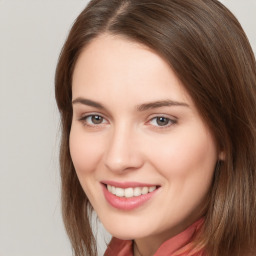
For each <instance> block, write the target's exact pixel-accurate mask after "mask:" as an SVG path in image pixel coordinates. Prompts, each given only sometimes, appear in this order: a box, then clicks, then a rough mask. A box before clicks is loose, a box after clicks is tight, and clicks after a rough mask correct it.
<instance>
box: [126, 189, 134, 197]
mask: <svg viewBox="0 0 256 256" xmlns="http://www.w3.org/2000/svg"><path fill="white" fill-rule="evenodd" d="M124 196H125V197H133V189H132V188H126V189H125V190H124Z"/></svg>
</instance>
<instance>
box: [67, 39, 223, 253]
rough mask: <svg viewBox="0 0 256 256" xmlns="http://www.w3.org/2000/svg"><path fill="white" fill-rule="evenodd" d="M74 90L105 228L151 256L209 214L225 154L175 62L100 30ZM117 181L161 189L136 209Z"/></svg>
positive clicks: (80, 150)
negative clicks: (217, 167)
mask: <svg viewBox="0 0 256 256" xmlns="http://www.w3.org/2000/svg"><path fill="white" fill-rule="evenodd" d="M72 95H73V98H72V100H73V120H72V127H71V132H70V152H71V157H72V161H73V163H74V167H75V170H76V172H77V175H78V178H79V181H80V183H81V185H82V187H83V189H84V191H85V193H86V195H87V197H88V198H89V200H90V202H91V204H92V206H93V208H94V209H95V211H96V212H97V214H98V216H99V219H100V220H101V222H102V223H103V225H104V226H105V228H106V229H107V230H108V231H109V232H110V233H111V234H112V235H113V236H115V237H118V238H121V239H134V240H135V243H136V245H137V247H138V249H139V251H140V252H141V254H142V255H152V254H153V253H154V252H155V251H156V250H157V249H158V248H159V246H160V245H161V244H162V243H163V242H164V241H166V240H167V239H168V238H170V237H172V236H175V235H176V234H178V233H180V232H181V231H183V230H184V229H185V228H187V227H188V226H189V225H191V224H192V223H193V222H195V221H196V220H198V219H199V218H200V217H201V216H202V209H203V206H204V202H205V201H204V200H205V198H206V195H207V193H208V191H209V188H210V186H211V182H212V177H213V173H214V167H215V164H216V161H217V159H218V157H219V155H218V152H217V147H216V144H215V140H214V138H213V136H212V135H211V133H210V131H209V129H208V127H207V126H206V125H205V123H204V122H203V120H202V118H201V117H200V115H199V113H198V111H197V109H196V107H195V105H194V103H193V101H192V99H191V98H190V97H189V95H188V94H187V92H186V91H185V89H184V87H183V86H182V84H181V82H180V81H179V80H178V78H177V76H176V75H175V74H174V72H173V71H172V69H171V68H170V67H169V66H168V64H167V63H166V62H165V61H164V60H163V59H162V58H161V57H160V56H159V55H158V54H156V53H155V52H154V51H152V50H150V49H148V48H147V47H146V46H143V45H141V44H138V43H135V42H131V41H128V40H127V39H125V38H123V37H121V36H110V35H101V36H99V37H98V38H96V39H94V40H93V41H92V42H91V43H90V44H89V45H88V46H87V47H86V48H85V49H84V50H83V51H82V53H81V54H80V56H79V58H78V61H77V63H76V66H75V69H74V73H73V80H72ZM135 182H136V184H135ZM119 184H120V185H119ZM127 184H128V185H127ZM141 184H144V185H141ZM145 184H146V185H145ZM107 185H111V186H112V187H113V186H114V187H115V188H114V190H113V188H112V187H110V186H109V189H110V192H108V190H107V189H106V186H107ZM118 186H120V187H121V188H120V189H119V190H120V191H122V189H124V188H128V187H131V188H132V191H133V192H134V191H135V187H139V189H142V187H143V186H146V187H148V188H147V189H149V188H150V187H151V188H152V190H154V191H153V192H150V193H152V194H150V193H149V192H147V195H146V196H149V199H148V200H146V201H145V202H142V203H139V204H138V205H136V207H134V206H133V201H132V199H129V198H128V199H127V198H125V197H122V195H113V193H115V191H117V190H116V188H117V187H118ZM111 189H112V190H111ZM147 189H146V191H148V190H147ZM104 191H105V192H104ZM111 191H112V192H113V193H112V192H111ZM141 191H142V190H141ZM110 193H111V194H112V197H111V194H110ZM134 193H135V192H134ZM106 195H110V198H112V199H113V197H115V198H116V200H115V198H114V199H113V201H114V203H113V204H112V203H111V202H110V201H111V200H112V199H111V200H110V201H108V200H107V198H106ZM133 197H135V194H133V195H132V198H133ZM120 198H121V199H120ZM137 198H140V197H137ZM137 198H136V200H137ZM141 198H143V196H141ZM129 200H130V201H129ZM115 202H117V204H115ZM124 205H125V206H124ZM136 254H137V252H135V255H136ZM137 255H138V254H137Z"/></svg>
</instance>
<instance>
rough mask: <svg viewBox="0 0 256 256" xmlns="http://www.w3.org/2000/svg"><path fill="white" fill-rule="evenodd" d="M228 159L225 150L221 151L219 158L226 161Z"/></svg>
mask: <svg viewBox="0 0 256 256" xmlns="http://www.w3.org/2000/svg"><path fill="white" fill-rule="evenodd" d="M225 159H226V154H225V152H224V151H220V152H219V157H218V160H221V161H224V160H225Z"/></svg>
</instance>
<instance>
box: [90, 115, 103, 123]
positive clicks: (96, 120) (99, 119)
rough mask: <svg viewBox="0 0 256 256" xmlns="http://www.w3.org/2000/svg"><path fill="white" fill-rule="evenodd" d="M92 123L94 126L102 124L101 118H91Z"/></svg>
mask: <svg viewBox="0 0 256 256" xmlns="http://www.w3.org/2000/svg"><path fill="white" fill-rule="evenodd" d="M92 122H93V123H94V124H100V123H102V117H100V116H92Z"/></svg>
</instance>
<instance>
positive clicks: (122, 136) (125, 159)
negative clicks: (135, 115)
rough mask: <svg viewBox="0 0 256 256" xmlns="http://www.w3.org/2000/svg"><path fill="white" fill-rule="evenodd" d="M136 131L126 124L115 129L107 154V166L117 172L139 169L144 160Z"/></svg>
mask: <svg viewBox="0 0 256 256" xmlns="http://www.w3.org/2000/svg"><path fill="white" fill-rule="evenodd" d="M136 137H137V134H136V130H135V129H133V128H132V127H131V126H129V125H128V124H126V123H121V124H119V125H117V126H115V127H113V129H112V131H111V134H110V136H109V140H108V146H107V147H106V152H105V165H106V166H107V168H108V169H110V170H112V171H115V172H122V171H124V170H128V169H136V168H139V167H140V165H141V164H142V158H141V156H140V153H139V148H138V144H137V143H136V141H137V138H136Z"/></svg>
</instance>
